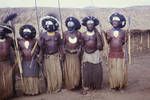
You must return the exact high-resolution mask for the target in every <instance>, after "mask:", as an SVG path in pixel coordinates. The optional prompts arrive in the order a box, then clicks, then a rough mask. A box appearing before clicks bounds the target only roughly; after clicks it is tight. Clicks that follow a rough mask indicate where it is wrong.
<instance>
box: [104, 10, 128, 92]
mask: <svg viewBox="0 0 150 100" xmlns="http://www.w3.org/2000/svg"><path fill="white" fill-rule="evenodd" d="M110 23H111V25H112V26H113V28H112V29H110V30H108V31H107V34H106V39H107V42H108V44H109V83H110V88H111V89H115V90H118V89H121V88H124V87H125V86H126V85H127V66H126V65H125V58H124V57H125V52H124V51H123V45H124V44H125V42H126V39H127V38H126V34H125V31H123V30H122V29H121V28H123V27H124V26H125V25H126V19H125V17H124V16H123V15H122V14H119V13H114V14H112V15H111V16H110Z"/></svg>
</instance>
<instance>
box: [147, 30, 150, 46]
mask: <svg viewBox="0 0 150 100" xmlns="http://www.w3.org/2000/svg"><path fill="white" fill-rule="evenodd" d="M149 46H150V45H149V32H148V36H147V48H149Z"/></svg>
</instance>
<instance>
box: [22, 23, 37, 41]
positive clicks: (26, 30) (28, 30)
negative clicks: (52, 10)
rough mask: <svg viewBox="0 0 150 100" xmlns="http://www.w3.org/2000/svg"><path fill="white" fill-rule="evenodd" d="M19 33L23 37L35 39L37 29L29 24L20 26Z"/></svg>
mask: <svg viewBox="0 0 150 100" xmlns="http://www.w3.org/2000/svg"><path fill="white" fill-rule="evenodd" d="M19 34H20V36H21V37H22V38H25V39H33V38H35V36H36V29H35V28H34V27H33V26H32V25H29V24H25V25H23V26H21V27H20V30H19Z"/></svg>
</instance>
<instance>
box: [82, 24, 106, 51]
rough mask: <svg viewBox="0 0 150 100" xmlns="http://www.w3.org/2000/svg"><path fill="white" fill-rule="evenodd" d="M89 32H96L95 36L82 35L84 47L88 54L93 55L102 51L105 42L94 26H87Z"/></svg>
mask: <svg viewBox="0 0 150 100" xmlns="http://www.w3.org/2000/svg"><path fill="white" fill-rule="evenodd" d="M87 31H89V32H93V31H94V32H95V34H94V35H92V36H89V35H87V34H86V32H85V33H84V34H83V35H82V38H83V47H84V50H85V51H86V52H88V53H92V52H94V51H96V50H97V49H99V50H102V49H103V45H104V41H103V38H102V36H101V35H100V33H99V32H98V31H97V29H96V28H95V26H94V24H93V23H91V24H87Z"/></svg>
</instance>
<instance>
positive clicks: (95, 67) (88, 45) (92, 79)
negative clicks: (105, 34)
mask: <svg viewBox="0 0 150 100" xmlns="http://www.w3.org/2000/svg"><path fill="white" fill-rule="evenodd" d="M82 22H83V23H82V25H83V26H85V27H86V28H87V31H86V32H84V33H83V34H82V40H83V46H82V47H83V52H84V53H83V57H82V78H83V79H82V84H83V94H86V93H87V91H88V90H89V89H100V88H101V85H102V80H103V69H102V62H101V57H100V51H101V50H103V45H104V41H103V38H102V36H101V34H100V33H99V32H98V30H97V29H96V26H97V25H98V24H99V20H98V19H97V18H95V17H93V16H88V17H85V18H84V19H83V20H82Z"/></svg>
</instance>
